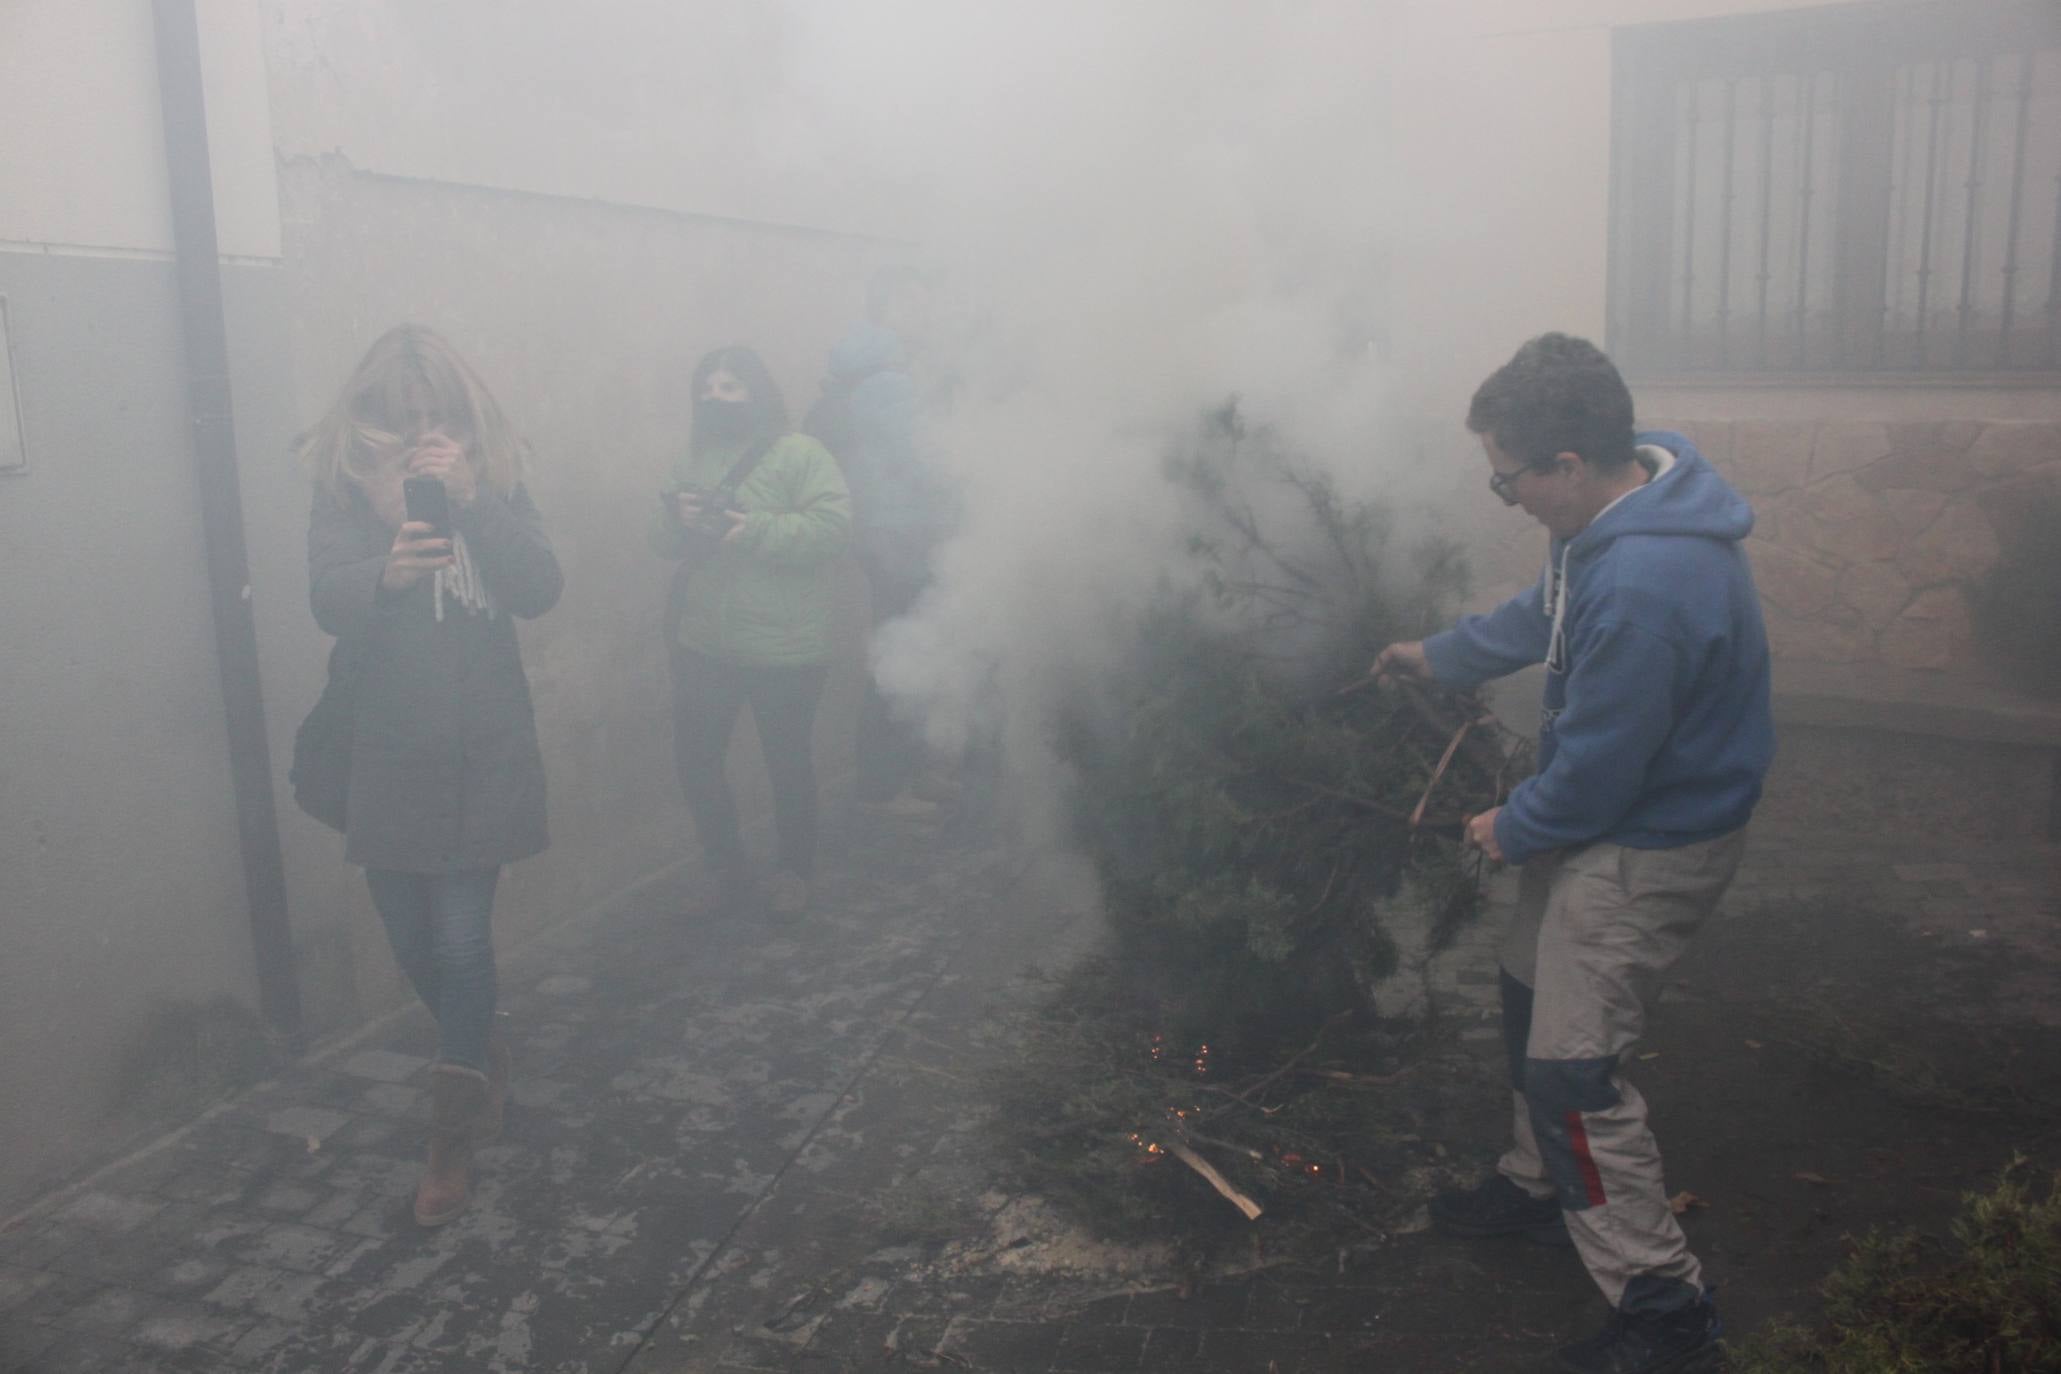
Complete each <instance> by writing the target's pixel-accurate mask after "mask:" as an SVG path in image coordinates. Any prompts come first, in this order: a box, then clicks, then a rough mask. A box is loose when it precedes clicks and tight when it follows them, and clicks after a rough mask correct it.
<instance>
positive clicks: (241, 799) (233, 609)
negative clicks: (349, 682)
mask: <svg viewBox="0 0 2061 1374" xmlns="http://www.w3.org/2000/svg"><path fill="white" fill-rule="evenodd" d="M153 8H154V9H155V11H156V20H157V77H158V94H159V97H160V99H161V100H162V102H163V105H164V120H165V164H166V167H167V169H168V170H169V171H170V173H171V185H172V244H173V248H174V249H175V253H176V257H177V260H178V279H179V321H180V328H181V332H182V334H183V335H184V338H185V344H186V406H187V414H188V419H189V422H190V426H191V430H192V437H193V465H194V473H195V476H196V477H197V478H198V479H199V483H200V518H201V534H202V538H203V540H204V542H205V543H206V545H207V565H208V591H209V596H210V599H211V600H212V602H213V603H214V621H215V657H216V660H217V663H218V664H219V666H220V669H221V677H222V704H223V706H224V708H225V710H226V712H227V714H228V722H229V776H230V780H231V784H232V786H233V787H234V789H235V793H236V828H237V837H238V839H239V841H240V843H241V847H242V851H243V886H244V895H245V897H246V898H247V900H248V901H249V903H250V928H251V943H252V945H253V947H254V948H255V952H256V955H257V966H258V1005H259V1009H260V1011H261V1012H262V1013H263V1015H264V1018H265V1020H266V1021H267V1022H268V1023H269V1024H270V1025H271V1026H272V1027H273V1029H274V1030H276V1031H278V1032H279V1033H280V1034H281V1035H283V1036H284V1037H285V1038H286V1039H287V1041H288V1042H289V1043H290V1044H291V1045H292V1046H293V1047H294V1049H295V1050H296V1051H298V1049H299V1048H300V1046H301V1043H302V1036H303V1030H302V1025H301V994H300V984H299V983H298V982H297V981H296V980H295V977H294V968H293V932H292V928H291V927H290V926H289V924H288V922H287V914H286V865H285V861H284V860H283V858H282V857H281V855H280V849H279V817H278V813H277V810H276V809H275V805H274V801H273V796H272V751H271V747H270V746H269V745H268V744H267V742H266V739H265V700H264V695H263V692H262V690H261V687H260V681H259V677H258V634H257V622H256V620H255V619H254V618H253V617H252V614H251V601H250V563H249V559H248V556H247V554H246V551H245V547H244V539H243V502H242V492H241V487H240V485H239V482H238V478H237V472H236V434H235V429H234V424H233V420H234V412H233V411H232V410H231V409H230V401H229V342H228V330H227V327H226V326H225V324H224V322H223V313H222V266H221V249H220V247H219V245H218V243H217V241H216V238H215V190H214V177H213V173H212V171H211V169H210V166H209V161H208V130H207V104H206V98H205V96H204V95H203V93H202V88H201V72H200V27H199V24H198V23H197V21H196V20H195V17H194V8H193V0H154V5H153Z"/></svg>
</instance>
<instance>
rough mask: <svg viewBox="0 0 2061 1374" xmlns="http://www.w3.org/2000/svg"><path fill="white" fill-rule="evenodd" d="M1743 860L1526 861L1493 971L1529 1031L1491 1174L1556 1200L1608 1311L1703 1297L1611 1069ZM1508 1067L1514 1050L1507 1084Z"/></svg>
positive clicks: (1736, 847)
mask: <svg viewBox="0 0 2061 1374" xmlns="http://www.w3.org/2000/svg"><path fill="white" fill-rule="evenodd" d="M1745 847H1746V832H1745V831H1744V830H1743V829H1741V830H1736V831H1733V832H1732V833H1731V834H1729V835H1723V836H1720V837H1718V838H1717V839H1714V840H1706V841H1702V842H1700V843H1696V844H1690V845H1684V846H1682V847H1681V848H1678V849H1632V848H1628V847H1626V846H1624V845H1617V844H1601V843H1599V844H1591V845H1585V846H1583V847H1581V848H1579V849H1572V850H1560V851H1556V852H1554V853H1551V854H1547V855H1544V856H1541V857H1539V858H1536V859H1533V860H1531V861H1530V862H1528V863H1526V864H1525V865H1524V868H1523V870H1522V872H1521V874H1520V875H1519V888H1518V901H1517V910H1516V912H1515V914H1514V915H1513V916H1512V918H1511V922H1510V929H1509V933H1508V934H1507V935H1506V937H1505V938H1504V942H1503V947H1502V952H1501V959H1502V965H1503V970H1504V972H1505V973H1507V974H1508V975H1509V977H1510V979H1514V980H1515V982H1516V983H1517V984H1519V985H1521V987H1520V988H1514V989H1513V988H1512V987H1511V986H1510V983H1509V981H1508V980H1506V981H1505V984H1504V987H1505V1008H1504V1014H1505V1016H1506V1017H1511V1016H1513V1014H1514V1015H1517V1016H1521V1015H1522V1010H1521V1009H1522V1004H1523V1003H1524V1002H1525V1001H1529V1003H1530V1019H1529V1026H1528V1027H1527V1028H1526V1031H1525V1039H1524V1041H1523V1044H1522V1078H1521V1080H1520V1084H1521V1086H1520V1087H1519V1090H1518V1091H1517V1092H1516V1102H1515V1106H1516V1113H1515V1115H1516V1128H1515V1133H1516V1140H1515V1143H1514V1144H1513V1145H1512V1146H1511V1148H1510V1150H1509V1152H1508V1153H1507V1154H1505V1155H1504V1156H1503V1158H1502V1160H1501V1161H1500V1162H1499V1164H1498V1166H1497V1167H1498V1168H1499V1169H1500V1170H1501V1171H1502V1173H1503V1174H1504V1176H1505V1177H1507V1178H1509V1179H1510V1180H1511V1181H1512V1182H1513V1183H1515V1184H1517V1186H1518V1187H1520V1188H1522V1189H1524V1190H1525V1191H1526V1192H1528V1193H1530V1194H1531V1195H1532V1196H1534V1197H1541V1198H1542V1197H1547V1196H1552V1195H1557V1196H1558V1197H1559V1198H1560V1202H1561V1207H1562V1210H1563V1214H1564V1215H1565V1217H1566V1219H1567V1229H1568V1232H1569V1234H1570V1235H1571V1236H1572V1237H1573V1238H1574V1243H1575V1249H1576V1251H1577V1252H1578V1253H1579V1254H1580V1255H1581V1258H1582V1263H1583V1264H1585V1265H1587V1266H1588V1270H1589V1273H1590V1275H1591V1276H1592V1277H1593V1278H1594V1279H1595V1280H1596V1283H1597V1285H1598V1286H1599V1287H1601V1288H1602V1290H1603V1294H1604V1296H1605V1297H1606V1298H1608V1299H1609V1300H1610V1302H1611V1304H1612V1306H1614V1307H1622V1308H1625V1309H1627V1310H1637V1309H1639V1308H1641V1307H1646V1306H1651V1307H1668V1306H1673V1305H1675V1304H1676V1303H1678V1302H1680V1301H1682V1300H1683V1299H1684V1297H1685V1292H1684V1290H1686V1293H1687V1294H1694V1293H1697V1292H1700V1291H1701V1268H1700V1266H1699V1265H1698V1264H1697V1261H1696V1257H1695V1256H1694V1255H1692V1254H1690V1253H1689V1246H1688V1242H1687V1240H1686V1239H1685V1238H1684V1237H1683V1235H1682V1228H1681V1227H1680V1226H1679V1225H1678V1224H1677V1223H1676V1221H1675V1218H1674V1214H1673V1213H1672V1212H1671V1211H1670V1210H1669V1208H1668V1200H1667V1188H1666V1186H1665V1184H1664V1183H1663V1181H1662V1178H1661V1164H1660V1147H1659V1145H1658V1144H1657V1143H1656V1142H1655V1141H1654V1139H1653V1132H1652V1131H1651V1130H1650V1129H1648V1127H1647V1124H1646V1101H1645V1099H1644V1098H1643V1097H1641V1096H1640V1095H1639V1090H1638V1089H1637V1088H1635V1087H1633V1086H1632V1085H1631V1084H1630V1083H1629V1082H1627V1081H1626V1080H1625V1078H1624V1075H1623V1073H1622V1071H1621V1060H1622V1058H1623V1056H1624V1054H1625V1053H1626V1051H1627V1050H1629V1049H1630V1048H1631V1046H1632V1045H1633V1044H1634V1043H1635V1042H1636V1041H1637V1040H1638V1039H1639V1037H1640V1035H1641V1034H1642V1033H1643V1032H1644V1030H1645V1026H1646V1016H1647V1010H1648V1008H1650V1007H1651V1006H1652V1005H1653V1003H1654V1000H1655V998H1656V997H1657V996H1658V995H1659V991H1660V980H1661V978H1662V976H1663V975H1664V974H1665V973H1666V972H1667V970H1668V969H1669V968H1671V967H1672V966H1673V965H1674V963H1675V961H1676V960H1677V959H1679V958H1680V957H1681V955H1682V951H1683V950H1684V949H1686V948H1687V946H1688V943H1689V940H1690V937H1691V936H1693V935H1694V934H1695V933H1696V931H1697V930H1698V929H1699V928H1700V927H1701V926H1702V925H1703V922H1704V921H1705V920H1706V919H1707V918H1708V917H1709V916H1710V914H1711V912H1712V911H1713V910H1714V909H1715V908H1716V906H1717V904H1718V901H1719V899H1720V898H1721V897H1723V895H1724V892H1725V888H1726V886H1727V885H1728V884H1729V883H1730V882H1731V880H1732V875H1733V873H1734V872H1735V871H1737V869H1738V867H1739V859H1740V856H1741V855H1742V854H1743V853H1744V852H1745ZM1525 989H1529V995H1528V996H1527V995H1526V994H1525V992H1524V990H1525ZM1513 1008H1514V1009H1515V1010H1514V1011H1513ZM1506 1033H1508V1034H1510V1035H1511V1036H1512V1037H1513V1038H1514V1036H1515V1035H1516V1034H1517V1028H1516V1026H1514V1025H1512V1026H1508V1027H1506ZM1516 1058H1517V1056H1516V1051H1515V1049H1514V1048H1513V1070H1514V1068H1515V1061H1516Z"/></svg>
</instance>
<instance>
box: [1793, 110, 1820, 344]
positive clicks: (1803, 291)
mask: <svg viewBox="0 0 2061 1374" xmlns="http://www.w3.org/2000/svg"><path fill="white" fill-rule="evenodd" d="M1796 100H1797V107H1798V108H1797V120H1796V124H1797V128H1798V129H1799V130H1800V134H1799V140H1800V142H1801V144H1802V146H1801V148H1800V150H1799V152H1798V161H1800V162H1801V163H1802V165H1803V170H1802V173H1801V174H1800V175H1799V177H1798V182H1799V186H1798V190H1797V194H1796V218H1797V226H1796V309H1795V323H1794V324H1793V325H1792V326H1791V327H1792V328H1793V329H1794V331H1795V333H1796V365H1797V366H1798V367H1799V368H1804V367H1808V366H1810V337H1811V336H1810V298H1811V295H1810V282H1811V202H1812V201H1813V200H1815V199H1816V198H1817V194H1818V188H1817V184H1816V183H1815V182H1814V181H1812V179H1811V163H1812V160H1813V159H1814V157H1815V156H1816V154H1817V136H1818V133H1817V130H1818V74H1817V72H1815V71H1812V72H1799V73H1797V76H1796Z"/></svg>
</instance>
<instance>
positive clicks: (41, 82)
mask: <svg viewBox="0 0 2061 1374" xmlns="http://www.w3.org/2000/svg"><path fill="white" fill-rule="evenodd" d="M199 15H200V29H201V64H202V75H203V81H204V83H205V90H206V98H207V105H208V138H209V142H210V144H211V145H212V147H211V151H212V157H213V169H214V180H215V216H216V222H217V223H216V228H217V233H218V235H219V237H220V240H221V245H222V252H223V253H224V254H225V255H227V256H230V257H251V258H276V257H278V256H279V192H278V186H277V179H276V177H275V176H274V173H273V165H274V164H273V156H272V134H271V122H270V114H269V109H268V105H267V100H266V89H265V55H264V41H263V31H262V29H261V28H260V26H259V14H258V4H257V0H200V5H199ZM0 186H4V187H6V194H5V195H4V196H0V248H14V249H17V250H19V249H22V248H57V249H64V250H79V249H84V250H89V251H90V250H102V251H114V252H143V253H149V254H164V253H169V252H170V251H171V248H172V220H171V210H170V200H169V194H170V193H169V191H168V189H167V182H166V176H165V136H164V121H163V119H162V117H161V115H160V113H159V106H158V88H157V56H156V38H155V33H154V28H153V24H152V19H151V9H150V5H149V3H148V0H91V3H80V0H8V3H7V4H4V5H0Z"/></svg>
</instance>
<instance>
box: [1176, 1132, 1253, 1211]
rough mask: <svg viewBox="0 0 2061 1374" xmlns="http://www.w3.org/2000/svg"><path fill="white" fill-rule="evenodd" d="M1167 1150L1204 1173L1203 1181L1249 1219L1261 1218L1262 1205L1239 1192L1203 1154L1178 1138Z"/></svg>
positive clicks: (1198, 1171) (1200, 1172)
mask: <svg viewBox="0 0 2061 1374" xmlns="http://www.w3.org/2000/svg"><path fill="white" fill-rule="evenodd" d="M1166 1152H1167V1153H1168V1154H1170V1155H1172V1156H1173V1157H1174V1158H1175V1159H1178V1160H1180V1161H1181V1162H1182V1163H1183V1164H1185V1165H1187V1166H1188V1167H1189V1168H1191V1169H1193V1170H1194V1171H1195V1172H1196V1173H1198V1174H1200V1175H1202V1181H1203V1182H1204V1183H1207V1184H1208V1185H1209V1186H1210V1187H1212V1188H1214V1189H1216V1190H1217V1192H1218V1193H1220V1194H1222V1195H1223V1198H1224V1201H1226V1202H1228V1203H1230V1204H1231V1205H1232V1206H1233V1207H1236V1208H1237V1209H1238V1210H1239V1211H1241V1212H1243V1213H1244V1214H1245V1219H1246V1220H1247V1221H1258V1220H1259V1217H1260V1210H1261V1208H1260V1205H1259V1204H1258V1203H1257V1202H1254V1201H1253V1200H1252V1199H1251V1198H1249V1197H1247V1196H1246V1195H1245V1194H1243V1193H1241V1192H1239V1191H1238V1190H1237V1189H1236V1188H1233V1187H1232V1186H1231V1183H1230V1180H1228V1179H1226V1178H1225V1177H1224V1176H1223V1175H1222V1174H1220V1173H1218V1172H1217V1171H1216V1166H1215V1165H1213V1164H1211V1163H1210V1162H1209V1161H1208V1160H1206V1159H1204V1158H1203V1157H1202V1156H1201V1155H1199V1154H1196V1153H1195V1151H1193V1150H1191V1149H1189V1148H1188V1147H1187V1146H1186V1145H1183V1144H1182V1143H1181V1142H1180V1141H1178V1140H1177V1141H1175V1142H1174V1143H1173V1144H1171V1145H1169V1146H1167V1147H1166Z"/></svg>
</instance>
